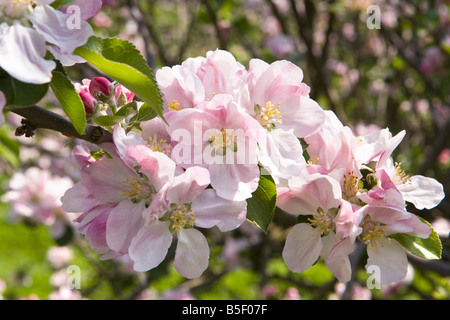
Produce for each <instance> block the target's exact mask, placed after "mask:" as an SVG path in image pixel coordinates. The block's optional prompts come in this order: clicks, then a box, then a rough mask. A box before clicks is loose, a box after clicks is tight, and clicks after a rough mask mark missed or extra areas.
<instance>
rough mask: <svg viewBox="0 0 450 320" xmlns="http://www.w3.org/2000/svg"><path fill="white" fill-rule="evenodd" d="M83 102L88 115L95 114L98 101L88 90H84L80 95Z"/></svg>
mask: <svg viewBox="0 0 450 320" xmlns="http://www.w3.org/2000/svg"><path fill="white" fill-rule="evenodd" d="M78 94H79V95H80V98H81V101H83V105H84V110H85V111H86V113H87V114H93V113H94V109H95V106H96V105H97V100H96V99H95V98H94V97H93V96H92V95H91V94H90V93H89V92H88V91H86V90H82V91H80V92H79V93H78Z"/></svg>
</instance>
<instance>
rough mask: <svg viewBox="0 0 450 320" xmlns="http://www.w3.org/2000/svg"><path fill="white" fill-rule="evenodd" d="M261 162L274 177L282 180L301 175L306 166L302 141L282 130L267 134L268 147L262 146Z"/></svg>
mask: <svg viewBox="0 0 450 320" xmlns="http://www.w3.org/2000/svg"><path fill="white" fill-rule="evenodd" d="M259 161H260V163H261V165H262V166H264V167H265V168H266V169H268V170H269V171H270V173H271V174H272V176H275V177H278V178H282V179H289V178H291V177H292V176H296V175H299V174H300V172H301V171H302V170H303V169H304V168H305V166H306V161H305V158H304V157H303V150H302V146H301V144H300V141H299V140H298V139H297V137H296V136H295V135H294V134H293V133H292V132H288V131H284V130H282V129H276V130H273V131H271V132H270V133H269V134H267V145H262V146H261V153H260V155H259Z"/></svg>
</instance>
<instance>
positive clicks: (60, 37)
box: [0, 0, 101, 84]
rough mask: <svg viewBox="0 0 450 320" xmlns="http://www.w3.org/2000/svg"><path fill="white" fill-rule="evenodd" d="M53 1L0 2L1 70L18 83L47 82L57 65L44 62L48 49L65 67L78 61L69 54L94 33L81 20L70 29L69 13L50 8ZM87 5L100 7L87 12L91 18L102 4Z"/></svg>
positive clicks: (87, 24) (4, 0)
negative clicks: (18, 81)
mask: <svg viewBox="0 0 450 320" xmlns="http://www.w3.org/2000/svg"><path fill="white" fill-rule="evenodd" d="M52 2H54V1H52V0H36V1H31V0H26V1H12V0H2V1H0V67H1V68H2V69H4V70H5V71H6V72H8V73H9V74H10V75H11V76H12V77H14V78H16V79H18V80H20V81H23V82H28V83H35V84H41V83H47V82H50V80H51V73H52V70H53V69H54V68H55V67H56V64H55V62H54V61H51V60H46V59H45V55H46V52H47V50H50V51H51V52H52V53H53V54H54V55H55V56H56V57H57V58H59V59H60V60H61V62H63V64H64V65H72V64H73V63H74V62H79V61H78V60H75V61H74V59H73V58H74V56H72V55H71V54H72V52H73V51H74V50H75V48H77V47H79V46H81V45H83V44H85V43H86V41H87V39H88V38H89V37H90V36H91V35H92V34H93V30H92V27H91V26H90V25H89V23H87V22H86V21H84V20H83V19H80V21H79V24H77V26H76V28H69V26H68V20H69V19H70V17H71V13H64V12H62V11H59V10H55V9H54V8H53V7H51V6H49V4H51V3H52ZM90 2H91V3H99V4H100V6H94V7H92V11H90V12H89V15H90V16H93V15H95V14H96V13H97V12H98V10H99V8H100V7H101V1H100V0H96V1H90ZM83 12H85V11H84V10H83ZM86 13H87V11H86ZM47 43H48V44H47ZM69 56H71V57H70V58H67V57H69ZM66 58H67V59H66Z"/></svg>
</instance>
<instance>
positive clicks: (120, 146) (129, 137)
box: [113, 124, 145, 164]
mask: <svg viewBox="0 0 450 320" xmlns="http://www.w3.org/2000/svg"><path fill="white" fill-rule="evenodd" d="M113 139H114V144H115V146H116V147H117V153H118V154H119V156H120V157H121V158H122V160H123V161H124V162H125V163H127V164H131V163H132V162H133V160H134V158H130V157H128V156H127V152H126V151H127V148H128V147H129V146H133V145H145V142H144V139H142V137H141V135H140V134H138V133H136V132H133V131H130V132H128V133H126V132H125V130H124V129H123V128H122V126H121V125H120V124H117V125H116V126H115V127H114V131H113Z"/></svg>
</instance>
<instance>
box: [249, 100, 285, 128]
mask: <svg viewBox="0 0 450 320" xmlns="http://www.w3.org/2000/svg"><path fill="white" fill-rule="evenodd" d="M280 107H281V106H280V104H279V103H278V104H277V106H276V107H275V106H274V105H273V103H272V102H271V101H268V102H267V103H266V106H265V107H261V106H260V105H259V104H256V105H255V108H254V110H255V114H256V115H255V116H254V118H255V119H256V120H258V122H259V123H260V124H261V125H262V126H263V127H264V128H266V129H267V130H269V131H270V130H273V129H275V128H276V125H277V124H282V123H283V121H282V120H281V119H282V118H283V117H282V116H281V115H280Z"/></svg>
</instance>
